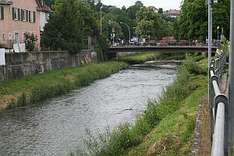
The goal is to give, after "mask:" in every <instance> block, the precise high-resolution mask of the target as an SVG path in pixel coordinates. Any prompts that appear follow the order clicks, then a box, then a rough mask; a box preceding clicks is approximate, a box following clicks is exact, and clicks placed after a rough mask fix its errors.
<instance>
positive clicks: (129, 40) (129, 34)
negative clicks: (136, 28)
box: [120, 22, 131, 44]
mask: <svg viewBox="0 0 234 156" xmlns="http://www.w3.org/2000/svg"><path fill="white" fill-rule="evenodd" d="M120 24H123V25H125V26H126V27H127V28H128V43H129V44H130V42H131V30H130V26H129V25H127V24H126V23H123V22H120Z"/></svg>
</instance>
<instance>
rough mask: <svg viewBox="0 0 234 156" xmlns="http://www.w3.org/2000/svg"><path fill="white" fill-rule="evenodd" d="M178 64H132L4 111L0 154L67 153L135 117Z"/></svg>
mask: <svg viewBox="0 0 234 156" xmlns="http://www.w3.org/2000/svg"><path fill="white" fill-rule="evenodd" d="M175 76H176V71H175V70H169V69H158V70H155V69H147V70H139V69H127V70H123V71H120V72H119V73H117V74H113V75H112V76H110V77H109V78H106V79H103V80H98V81H96V82H95V83H93V84H92V85H90V86H88V87H85V88H82V89H80V90H75V91H72V92H71V93H69V94H67V95H65V96H61V97H58V98H53V99H50V100H47V101H44V102H42V103H40V104H37V105H33V106H26V107H23V108H17V109H15V110H7V111H4V112H2V113H0V156H66V155H68V153H70V152H72V151H76V150H83V149H84V142H83V140H84V139H85V138H86V137H87V129H88V130H89V131H91V133H92V134H94V135H95V134H96V133H97V132H103V131H105V129H106V128H107V127H109V128H110V129H112V128H113V127H116V126H118V125H119V124H121V123H125V122H133V121H134V119H136V117H137V115H139V114H141V113H142V112H143V111H144V109H145V108H146V102H147V100H148V99H152V98H158V97H159V96H160V95H161V93H162V91H163V88H165V87H166V86H167V85H168V84H170V83H171V82H173V80H174V79H175Z"/></svg>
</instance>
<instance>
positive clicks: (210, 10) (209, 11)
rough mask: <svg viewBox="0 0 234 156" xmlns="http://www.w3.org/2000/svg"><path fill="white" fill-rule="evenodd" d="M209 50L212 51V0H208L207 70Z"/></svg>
mask: <svg viewBox="0 0 234 156" xmlns="http://www.w3.org/2000/svg"><path fill="white" fill-rule="evenodd" d="M211 52H212V0H208V70H209V68H210V63H211ZM208 73H209V72H208Z"/></svg>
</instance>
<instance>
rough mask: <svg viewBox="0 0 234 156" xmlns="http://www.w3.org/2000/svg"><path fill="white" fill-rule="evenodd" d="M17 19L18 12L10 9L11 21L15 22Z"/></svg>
mask: <svg viewBox="0 0 234 156" xmlns="http://www.w3.org/2000/svg"><path fill="white" fill-rule="evenodd" d="M17 17H18V11H17V8H14V7H13V8H12V19H13V20H17Z"/></svg>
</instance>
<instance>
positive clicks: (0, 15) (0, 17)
mask: <svg viewBox="0 0 234 156" xmlns="http://www.w3.org/2000/svg"><path fill="white" fill-rule="evenodd" d="M0 20H4V7H3V6H0Z"/></svg>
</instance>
